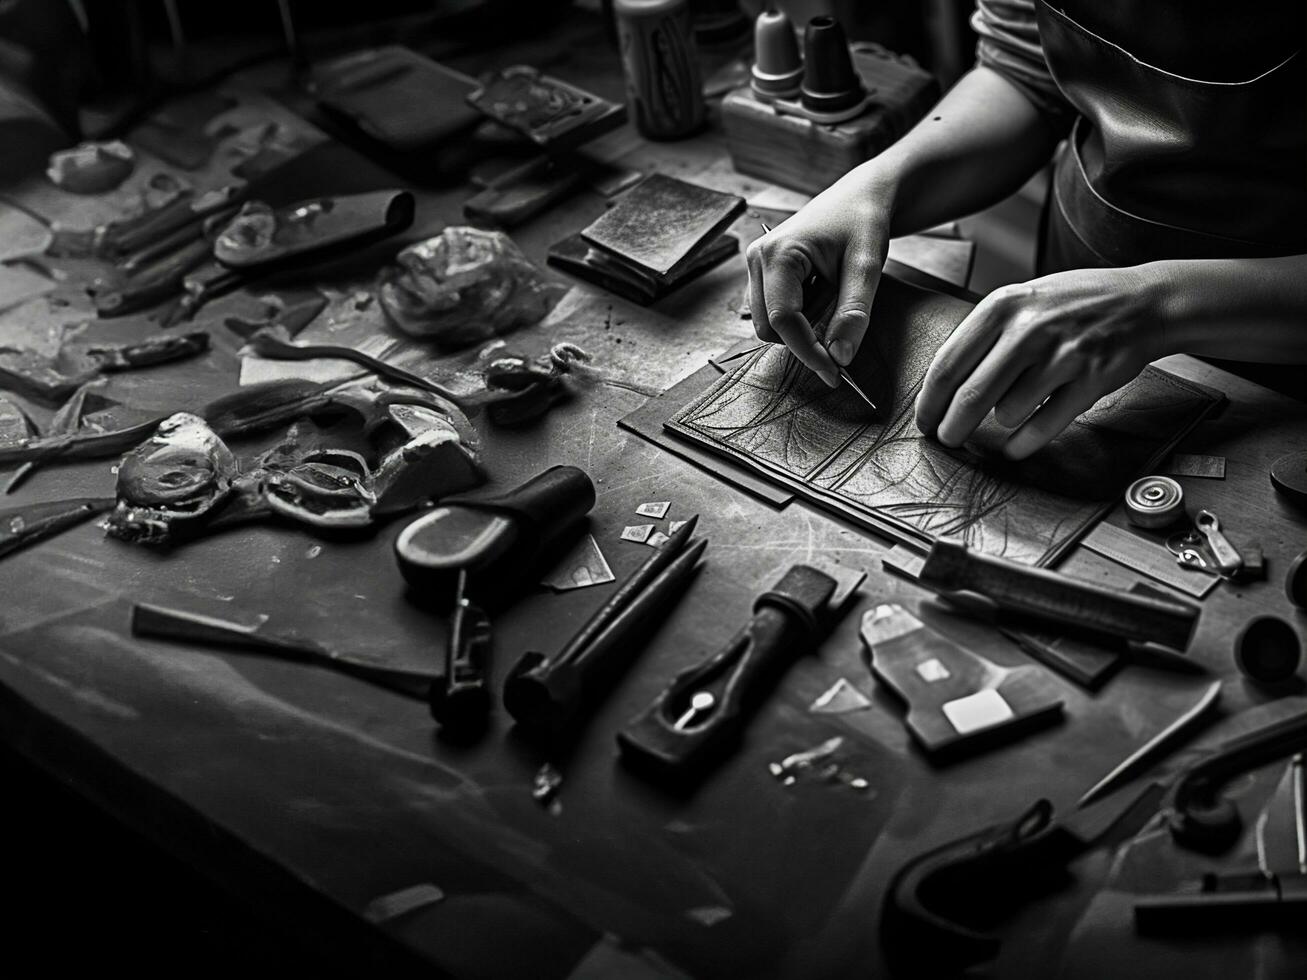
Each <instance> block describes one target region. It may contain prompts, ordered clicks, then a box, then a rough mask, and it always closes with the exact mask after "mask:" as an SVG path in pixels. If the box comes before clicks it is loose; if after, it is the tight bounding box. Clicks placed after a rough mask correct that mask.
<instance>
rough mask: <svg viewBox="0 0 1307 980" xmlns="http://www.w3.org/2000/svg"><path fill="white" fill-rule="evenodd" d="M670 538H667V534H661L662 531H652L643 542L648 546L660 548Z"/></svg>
mask: <svg viewBox="0 0 1307 980" xmlns="http://www.w3.org/2000/svg"><path fill="white" fill-rule="evenodd" d="M670 540H672V539H671V538H669V537H668V536H667V535H665V534H663V532H662V531H654V533H653V534H651V535H649V540H648V541H646V542H645V544H647V545H648V546H649V547H650V548H661V547H662V546H663V545H665V544H666V543H667V542H668V541H670Z"/></svg>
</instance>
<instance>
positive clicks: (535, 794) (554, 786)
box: [531, 762, 563, 810]
mask: <svg viewBox="0 0 1307 980" xmlns="http://www.w3.org/2000/svg"><path fill="white" fill-rule="evenodd" d="M562 786H563V774H562V773H561V772H559V771H558V770H557V769H555V768H554V767H553V766H551V765H550V764H549V763H548V762H546V763H545V764H544V765H543V766H541V767H540V769H539V771H537V772H536V775H535V779H534V780H532V782H531V798H532V799H533V800H535V801H536V802H537V803H539V804H540V805H541V806H543V807H548V808H550V809H551V810H552V805H553V804H554V803H556V802H557V800H556V799H555V797H556V796H558V791H559V790H560V789H561V788H562Z"/></svg>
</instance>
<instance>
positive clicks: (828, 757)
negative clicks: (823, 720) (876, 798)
mask: <svg viewBox="0 0 1307 980" xmlns="http://www.w3.org/2000/svg"><path fill="white" fill-rule="evenodd" d="M843 744H844V739H843V738H842V737H840V736H839V735H836V736H835V737H834V738H828V739H827V740H826V741H824V742H822V743H821V744H820V745H818V746H816V747H814V748H811V749H808V750H807V751H806V752H795V753H793V754H792V755H787V756H786V757H785V758H784V759H782V760H781V761H780V762H769V763H767V770H768V772H770V773H771V774H772V776H773V777H774V778H775V779H776V780H777V781H778V782H779V783H780V784H781V785H782V786H793V785H794V784H795V783H797V782H798V781H799V778H800V777H807V778H809V779H816V780H818V781H820V782H823V783H842V784H843V785H845V786H848V787H849V788H850V789H856V790H866V789H868V788H869V787H870V785H871V784H870V783H868V782H867V780H866V779H864V778H863V777H861V776H855V775H854V774H853V773H850V772H849V771H848V770H846V769H845V768H844V767H843V766H842V765H840V763H839V762H838V761H837V760H836V759H835V754H836V753H837V752H839V750H840V746H842V745H843Z"/></svg>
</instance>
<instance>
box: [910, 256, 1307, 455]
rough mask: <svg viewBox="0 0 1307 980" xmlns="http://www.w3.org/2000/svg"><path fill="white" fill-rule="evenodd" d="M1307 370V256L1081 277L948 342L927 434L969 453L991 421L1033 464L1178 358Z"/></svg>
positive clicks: (1052, 285)
mask: <svg viewBox="0 0 1307 980" xmlns="http://www.w3.org/2000/svg"><path fill="white" fill-rule="evenodd" d="M1179 353H1188V354H1203V355H1208V356H1211V357H1223V358H1230V359H1232V360H1239V361H1261V362H1284V363H1298V364H1307V255H1291V256H1286V257H1283V258H1263V259H1176V260H1167V261H1160V262H1149V263H1146V264H1144V265H1137V266H1131V267H1127V268H1121V269H1076V270H1071V271H1068V272H1059V273H1056V274H1054V275H1051V276H1044V277H1043V278H1042V279H1035V280H1033V281H1031V282H1027V283H1021V284H1018V285H1013V286H1005V287H1003V288H1001V289H998V290H996V291H995V292H993V293H991V294H990V295H989V296H987V297H985V299H984V300H983V301H982V302H981V303H980V304H979V305H978V306H977V307H976V309H975V310H974V311H973V312H972V313H971V314H970V315H968V316H967V318H966V319H965V320H964V321H963V322H962V323H961V324H960V325H959V326H958V328H957V330H956V331H954V333H953V335H952V336H951V337H949V339H948V340H947V341H945V342H944V344H943V346H941V347H940V349H939V352H938V353H937V354H936V355H935V359H934V361H933V362H932V364H931V366H930V369H929V370H928V371H927V373H926V380H925V383H924V384H923V385H922V390H921V394H920V395H919V396H918V398H917V426H918V428H920V429H921V431H922V432H925V433H933V434H935V435H936V436H937V437H938V438H939V440H940V442H942V443H944V444H945V445H949V446H960V445H962V443H963V442H964V441H965V440H966V439H967V438H968V437H969V436H970V435H971V434H972V432H974V431H975V429H976V427H977V426H978V425H979V424H980V423H981V422H982V421H984V419H985V417H986V416H987V415H988V414H989V412H990V410H991V409H992V410H993V411H994V417H995V419H996V420H997V421H998V423H999V424H1000V425H1003V426H1005V427H1007V428H1010V429H1012V430H1014V431H1013V432H1012V434H1011V435H1010V436H1009V437H1008V441H1007V443H1006V445H1005V447H1004V452H1005V454H1006V455H1008V456H1009V457H1011V458H1012V459H1024V458H1025V457H1027V456H1029V455H1030V454H1031V453H1033V452H1035V451H1037V450H1038V449H1040V448H1042V447H1043V446H1045V445H1046V444H1047V443H1048V442H1049V441H1050V440H1052V439H1053V438H1054V437H1055V436H1056V435H1057V434H1058V433H1059V432H1061V431H1062V430H1063V429H1064V428H1066V427H1067V426H1068V425H1070V424H1071V422H1072V420H1073V419H1075V417H1076V416H1077V415H1079V414H1080V413H1081V412H1084V411H1086V410H1087V409H1088V408H1090V407H1091V406H1092V405H1093V404H1094V402H1096V401H1097V400H1098V399H1099V398H1101V397H1102V396H1103V395H1105V394H1108V393H1109V392H1112V391H1115V390H1116V389H1117V388H1119V387H1121V386H1122V385H1124V384H1125V383H1126V382H1128V381H1130V379H1132V378H1133V377H1135V375H1137V374H1138V373H1139V372H1140V371H1142V370H1143V369H1144V366H1145V365H1146V364H1148V363H1149V362H1150V361H1153V360H1156V359H1157V358H1159V357H1163V356H1165V355H1168V354H1179Z"/></svg>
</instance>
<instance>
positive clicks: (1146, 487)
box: [1125, 476, 1184, 528]
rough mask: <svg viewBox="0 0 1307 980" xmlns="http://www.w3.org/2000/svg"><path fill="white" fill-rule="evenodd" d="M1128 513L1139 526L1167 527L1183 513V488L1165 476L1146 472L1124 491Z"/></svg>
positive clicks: (1131, 519)
mask: <svg viewBox="0 0 1307 980" xmlns="http://www.w3.org/2000/svg"><path fill="white" fill-rule="evenodd" d="M1125 510H1126V517H1127V519H1128V520H1129V521H1130V523H1131V524H1133V525H1135V526H1136V527H1147V528H1159V527H1168V526H1169V525H1171V524H1174V523H1175V522H1176V521H1178V520H1179V519H1180V518H1181V517H1183V516H1184V491H1183V490H1182V489H1181V488H1180V484H1178V483H1176V482H1175V481H1174V480H1172V479H1171V478H1170V477H1166V476H1145V477H1143V478H1141V479H1138V480H1135V482H1134V483H1132V484H1130V486H1129V488H1128V489H1127V490H1126V492H1125Z"/></svg>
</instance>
